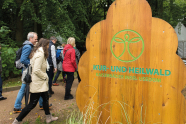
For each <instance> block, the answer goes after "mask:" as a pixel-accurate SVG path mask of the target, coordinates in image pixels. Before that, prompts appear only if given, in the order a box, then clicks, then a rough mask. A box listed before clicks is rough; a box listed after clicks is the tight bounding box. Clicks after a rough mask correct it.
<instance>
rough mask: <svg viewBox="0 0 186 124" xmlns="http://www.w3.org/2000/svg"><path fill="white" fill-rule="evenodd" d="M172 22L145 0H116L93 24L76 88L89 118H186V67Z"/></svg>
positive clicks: (122, 123) (146, 122)
mask: <svg viewBox="0 0 186 124" xmlns="http://www.w3.org/2000/svg"><path fill="white" fill-rule="evenodd" d="M177 46H178V40H177V35H176V32H175V31H174V29H173V27H172V26H171V25H170V24H168V23H167V22H166V21H164V20H162V19H159V18H154V17H152V12H151V8H150V6H149V4H148V2H147V1H146V0H116V1H115V2H113V4H112V5H111V6H110V8H109V10H108V13H107V18H106V20H104V21H101V22H98V23H97V24H95V25H94V26H93V27H92V28H91V30H90V31H89V33H88V36H87V39H86V48H87V51H86V52H85V53H84V54H83V56H82V57H81V59H80V63H79V74H80V78H81V82H80V84H79V86H78V89H77V93H76V95H77V96H76V101H77V105H78V107H79V109H80V110H81V111H82V112H83V113H84V119H85V120H86V121H87V123H88V122H89V123H88V124H96V123H99V124H114V123H117V124H142V123H143V124H159V123H160V124H185V123H186V121H185V113H186V111H185V98H184V96H183V94H181V91H182V89H183V88H184V87H185V84H186V79H185V77H186V74H185V72H186V70H185V65H184V63H183V62H182V60H181V58H180V57H178V55H176V50H177Z"/></svg>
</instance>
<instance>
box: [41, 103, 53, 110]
mask: <svg viewBox="0 0 186 124" xmlns="http://www.w3.org/2000/svg"><path fill="white" fill-rule="evenodd" d="M50 108H52V104H50V105H49V109H50ZM39 109H40V110H43V106H39Z"/></svg>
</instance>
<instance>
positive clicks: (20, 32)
mask: <svg viewBox="0 0 186 124" xmlns="http://www.w3.org/2000/svg"><path fill="white" fill-rule="evenodd" d="M16 2H17V4H18V8H17V12H16V15H17V19H16V31H15V32H16V41H17V43H18V45H21V44H22V43H23V21H22V20H21V17H20V16H18V15H19V11H20V7H21V4H22V2H23V1H22V0H16Z"/></svg>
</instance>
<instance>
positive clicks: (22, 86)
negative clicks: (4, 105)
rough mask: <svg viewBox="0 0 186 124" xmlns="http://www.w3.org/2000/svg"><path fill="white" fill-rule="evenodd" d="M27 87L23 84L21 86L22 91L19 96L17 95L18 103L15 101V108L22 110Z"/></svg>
mask: <svg viewBox="0 0 186 124" xmlns="http://www.w3.org/2000/svg"><path fill="white" fill-rule="evenodd" d="M25 87H26V84H24V83H22V85H21V89H20V90H19V92H18V94H17V98H16V101H15V104H14V108H16V109H21V104H22V103H21V101H22V99H23V96H24V94H25Z"/></svg>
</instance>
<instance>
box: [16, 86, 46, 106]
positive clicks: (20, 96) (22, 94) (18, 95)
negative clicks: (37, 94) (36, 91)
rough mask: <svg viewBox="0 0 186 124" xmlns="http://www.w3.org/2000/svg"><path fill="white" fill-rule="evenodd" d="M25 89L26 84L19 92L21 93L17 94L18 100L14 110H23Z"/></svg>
mask: <svg viewBox="0 0 186 124" xmlns="http://www.w3.org/2000/svg"><path fill="white" fill-rule="evenodd" d="M25 87H26V84H24V83H22V85H21V89H20V90H19V92H18V94H17V98H16V101H15V104H14V108H16V109H21V104H22V103H21V101H22V99H23V96H24V95H25ZM40 99H41V98H40ZM40 104H41V105H42V104H43V102H41V101H39V105H40Z"/></svg>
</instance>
